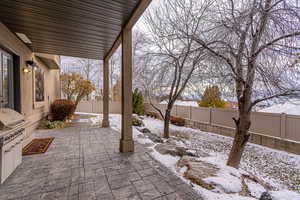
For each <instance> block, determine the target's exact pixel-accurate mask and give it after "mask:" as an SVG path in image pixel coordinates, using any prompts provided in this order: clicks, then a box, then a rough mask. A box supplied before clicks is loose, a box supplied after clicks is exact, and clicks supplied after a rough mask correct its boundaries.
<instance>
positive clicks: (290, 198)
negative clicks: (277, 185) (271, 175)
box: [270, 190, 300, 200]
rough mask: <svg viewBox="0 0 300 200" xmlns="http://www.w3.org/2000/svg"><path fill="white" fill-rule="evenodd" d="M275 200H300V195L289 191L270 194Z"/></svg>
mask: <svg viewBox="0 0 300 200" xmlns="http://www.w3.org/2000/svg"><path fill="white" fill-rule="evenodd" d="M270 194H271V196H272V197H273V200H300V194H299V193H296V192H292V191H289V190H281V191H272V192H270Z"/></svg>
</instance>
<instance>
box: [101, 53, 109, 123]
mask: <svg viewBox="0 0 300 200" xmlns="http://www.w3.org/2000/svg"><path fill="white" fill-rule="evenodd" d="M102 127H109V58H107V57H106V58H104V60H103V120H102Z"/></svg>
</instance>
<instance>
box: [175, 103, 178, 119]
mask: <svg viewBox="0 0 300 200" xmlns="http://www.w3.org/2000/svg"><path fill="white" fill-rule="evenodd" d="M175 116H178V115H177V105H175Z"/></svg>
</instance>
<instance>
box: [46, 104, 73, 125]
mask: <svg viewBox="0 0 300 200" xmlns="http://www.w3.org/2000/svg"><path fill="white" fill-rule="evenodd" d="M74 111H75V104H74V103H73V101H71V100H67V99H57V100H55V101H54V102H53V103H52V104H51V113H52V116H53V121H65V120H66V119H67V118H68V117H70V116H71V115H72V114H73V113H74Z"/></svg>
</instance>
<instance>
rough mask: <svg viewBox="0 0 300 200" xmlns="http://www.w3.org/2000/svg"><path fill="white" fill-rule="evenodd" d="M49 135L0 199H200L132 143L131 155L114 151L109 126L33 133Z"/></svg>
mask: <svg viewBox="0 0 300 200" xmlns="http://www.w3.org/2000/svg"><path fill="white" fill-rule="evenodd" d="M35 134H36V137H41V138H44V137H55V139H54V141H53V143H52V144H51V146H50V148H49V149H48V151H47V152H46V153H45V154H39V155H31V156H25V157H23V163H22V164H21V165H20V166H19V167H18V168H17V170H16V171H15V172H14V173H13V174H12V175H11V176H10V177H9V178H8V179H7V180H6V181H5V182H4V184H3V185H1V186H0V199H1V200H7V199H18V200H19V199H22V200H25V199H26V200H37V199H44V200H46V199H47V200H48V199H49V200H50V199H51V200H54V199H57V200H67V199H68V200H73V199H74V200H77V199H82V200H90V199H91V200H93V199H101V200H110V199H118V200H119V199H120V200H123V199H130V200H138V199H142V200H148V199H158V200H171V199H177V200H180V199H189V200H193V199H201V198H200V197H199V196H198V195H197V194H196V193H195V192H194V191H193V190H192V188H191V187H190V186H189V185H187V184H185V183H184V182H183V181H182V180H181V179H180V178H178V177H177V176H175V175H174V174H173V173H172V172H170V171H169V170H168V169H166V168H165V167H163V166H162V165H161V164H160V163H158V162H156V161H155V160H153V159H152V158H151V157H150V156H149V154H148V153H147V151H148V150H147V149H146V148H144V147H143V146H142V145H141V144H138V143H135V153H119V136H120V133H118V132H116V131H114V130H112V129H110V128H99V127H89V126H73V127H69V128H64V129H56V130H37V131H35Z"/></svg>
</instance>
